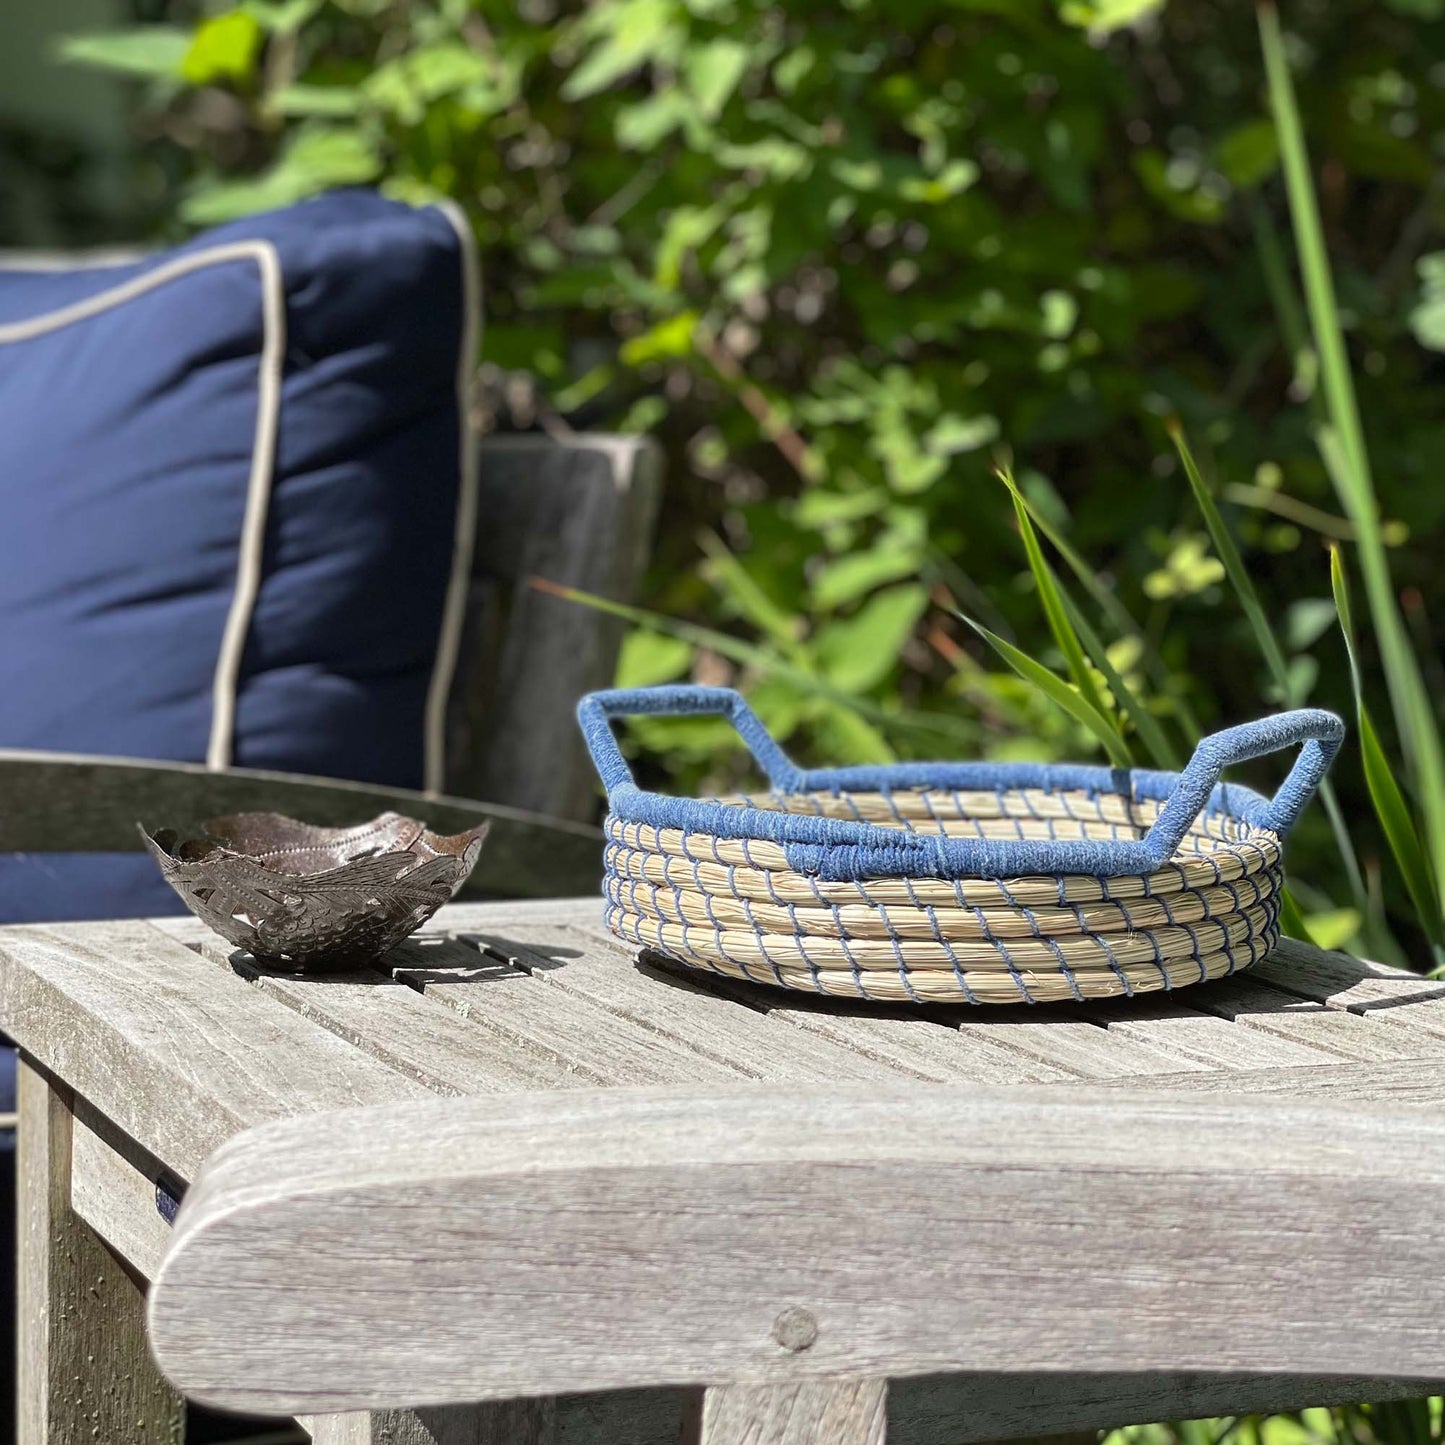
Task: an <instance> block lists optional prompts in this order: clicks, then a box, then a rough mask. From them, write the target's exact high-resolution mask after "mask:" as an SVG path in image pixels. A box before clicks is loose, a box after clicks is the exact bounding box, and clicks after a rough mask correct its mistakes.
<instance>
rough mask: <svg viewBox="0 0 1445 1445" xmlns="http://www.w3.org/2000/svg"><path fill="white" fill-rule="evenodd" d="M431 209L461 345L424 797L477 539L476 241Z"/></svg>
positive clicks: (452, 208)
mask: <svg viewBox="0 0 1445 1445" xmlns="http://www.w3.org/2000/svg"><path fill="white" fill-rule="evenodd" d="M437 209H438V210H439V211H440V212H441V213H442V215H444V216H445V217H446V218H447V220H448V221H449V222H450V223H451V226H452V229H453V230H454V231H455V232H456V233H457V240H458V241H459V242H460V244H461V258H462V306H463V317H462V342H461V355H460V357H459V359H458V361H457V411H458V413H459V416H460V422H461V477H460V479H459V483H458V489H457V510H456V526H455V530H454V532H453V533H452V570H451V578H450V580H449V581H448V583H447V595H446V602H445V605H444V606H443V609H442V624H441V631H440V633H439V634H438V636H437V652H436V662H435V664H434V666H433V668H432V675H431V685H430V687H428V689H427V699H426V722H425V728H426V732H425V736H424V738H423V755H424V763H423V778H424V779H425V787H426V790H427V792H429V793H440V792H442V791H444V789H445V785H446V733H447V699H448V698H449V697H450V695H451V690H452V678H453V676H454V675H455V673H456V669H457V653H458V650H459V649H460V647H461V640H462V625H463V623H464V622H465V621H466V614H467V590H468V588H469V587H470V585H471V579H472V550H473V547H474V544H475V541H476V535H477V485H478V478H477V442H478V437H477V429H476V427H475V426H474V425H473V423H472V417H471V394H472V367H473V366H474V365H475V363H476V356H477V346H478V344H479V342H480V340H481V328H482V304H481V303H482V282H481V268H480V264H479V262H478V258H477V241H476V237H475V236H474V235H473V234H472V228H471V224H470V223H469V222H468V220H467V218H466V214H465V212H463V210H462V209H461V207H460V206H458V205H457V204H456V203H455V202H454V201H449V200H448V201H441V202H438V204H437Z"/></svg>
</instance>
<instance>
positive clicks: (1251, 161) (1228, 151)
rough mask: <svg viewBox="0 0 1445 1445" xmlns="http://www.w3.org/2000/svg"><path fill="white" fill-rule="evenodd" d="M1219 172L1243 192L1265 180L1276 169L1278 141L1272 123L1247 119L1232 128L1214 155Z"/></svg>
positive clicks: (1277, 164) (1277, 165)
mask: <svg viewBox="0 0 1445 1445" xmlns="http://www.w3.org/2000/svg"><path fill="white" fill-rule="evenodd" d="M1214 158H1215V161H1216V162H1217V164H1218V166H1219V169H1220V170H1222V171H1223V172H1224V174H1225V175H1226V176H1227V177H1228V178H1229V179H1230V181H1231V182H1232V183H1233V184H1234V185H1236V186H1239V187H1240V188H1241V189H1243V190H1248V189H1251V188H1252V187H1254V186H1257V185H1259V184H1261V183H1262V182H1263V181H1267V180H1268V179H1269V178H1270V176H1272V175H1273V174H1274V173H1275V171H1276V170H1277V169H1278V168H1279V138H1278V137H1277V136H1276V135H1275V130H1274V122H1273V121H1270V120H1263V119H1261V120H1247V121H1245V123H1244V124H1243V125H1238V126H1235V128H1234V129H1233V130H1232V131H1230V132H1229V134H1228V135H1227V136H1225V137H1224V139H1223V140H1222V141H1220V143H1219V147H1218V149H1217V150H1216V151H1215V153H1214Z"/></svg>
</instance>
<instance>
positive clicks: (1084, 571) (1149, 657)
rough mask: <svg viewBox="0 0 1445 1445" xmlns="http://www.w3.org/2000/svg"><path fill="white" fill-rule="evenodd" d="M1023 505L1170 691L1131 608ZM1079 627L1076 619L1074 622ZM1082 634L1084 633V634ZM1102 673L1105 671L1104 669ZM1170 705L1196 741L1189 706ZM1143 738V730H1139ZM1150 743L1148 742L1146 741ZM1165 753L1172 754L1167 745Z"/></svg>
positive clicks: (1176, 702)
mask: <svg viewBox="0 0 1445 1445" xmlns="http://www.w3.org/2000/svg"><path fill="white" fill-rule="evenodd" d="M1024 505H1025V506H1026V507H1027V508H1028V509H1029V516H1030V517H1031V518H1032V519H1033V523H1034V526H1035V528H1037V530H1038V531H1039V532H1040V533H1042V534H1043V536H1044V537H1045V538H1046V539H1047V540H1048V543H1049V545H1050V546H1051V547H1052V548H1053V549H1054V551H1055V552H1057V553H1058V554H1059V556H1060V557H1062V558H1063V559H1064V562H1065V563H1066V564H1067V566H1068V568H1069V570H1070V571H1071V572H1072V573H1073V574H1074V576H1075V577H1076V578H1078V580H1079V585H1080V586H1082V587H1083V589H1084V591H1085V592H1087V593H1088V595H1089V599H1090V600H1091V601H1092V602H1093V604H1094V606H1095V607H1097V608H1098V609H1099V612H1100V614H1101V615H1102V616H1103V617H1104V618H1106V619H1107V621H1108V623H1109V625H1110V626H1111V627H1112V628H1113V629H1114V631H1115V632H1116V633H1117V634H1118V636H1119V637H1120V638H1121V639H1126V640H1128V641H1129V642H1131V643H1133V644H1134V645H1135V646H1137V647H1138V648H1139V650H1140V652H1141V653H1143V654H1144V659H1145V664H1146V666H1148V667H1149V668H1150V669H1151V673H1152V676H1153V677H1154V681H1155V686H1156V687H1158V688H1159V689H1160V690H1161V691H1165V692H1167V691H1169V690H1170V689H1169V676H1168V672H1167V670H1166V669H1165V667H1164V665H1163V663H1162V662H1161V660H1160V657H1159V649H1158V648H1157V647H1150V646H1149V645H1148V644H1147V643H1146V640H1145V637H1144V630H1143V628H1141V627H1140V626H1139V624H1138V623H1137V622H1136V621H1135V620H1134V618H1133V616H1132V615H1131V613H1130V612H1129V609H1128V608H1127V607H1125V606H1124V604H1123V603H1122V602H1120V601H1119V596H1118V592H1117V591H1116V589H1115V588H1114V587H1112V586H1110V585H1109V584H1108V582H1107V581H1106V580H1105V579H1104V578H1102V577H1100V576H1099V575H1098V574H1097V573H1096V572H1095V571H1094V569H1093V568H1092V567H1090V566H1089V564H1088V562H1087V561H1085V559H1084V558H1083V557H1082V556H1080V555H1079V552H1078V550H1077V549H1076V548H1075V547H1074V546H1073V545H1072V544H1071V543H1070V542H1069V539H1068V538H1067V537H1066V536H1064V534H1063V532H1061V531H1060V530H1059V528H1058V527H1057V526H1056V525H1055V524H1054V523H1053V522H1052V521H1051V520H1050V519H1049V517H1048V516H1046V515H1045V514H1044V512H1043V511H1042V510H1041V509H1040V508H1039V507H1037V506H1036V505H1035V504H1034V503H1033V502H1032V501H1031V500H1030V499H1029V498H1028V496H1027V495H1024ZM1075 625H1076V626H1077V625H1078V624H1077V619H1076V621H1075ZM1081 635H1082V634H1081ZM1101 670H1102V669H1101ZM1170 703H1171V706H1172V707H1173V709H1174V711H1175V712H1176V714H1177V715H1178V718H1179V722H1180V724H1181V726H1182V727H1183V728H1184V729H1185V730H1186V732H1187V733H1188V734H1189V736H1190V737H1193V738H1197V737H1199V736H1201V734H1202V733H1203V729H1202V728H1201V727H1200V726H1199V722H1198V720H1197V719H1196V718H1195V716H1194V714H1193V711H1192V710H1191V709H1190V707H1189V705H1188V703H1187V702H1186V701H1184V700H1183V699H1180V698H1171V699H1170ZM1135 726H1136V727H1139V726H1140V724H1139V722H1138V715H1137V714H1136V715H1135ZM1140 732H1141V736H1142V735H1143V729H1142V727H1141V728H1140ZM1146 741H1147V739H1146ZM1165 750H1166V751H1170V750H1169V749H1168V747H1167V744H1166V749H1165ZM1161 766H1168V767H1176V766H1177V764H1174V763H1169V764H1161Z"/></svg>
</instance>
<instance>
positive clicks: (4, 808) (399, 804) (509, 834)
mask: <svg viewBox="0 0 1445 1445" xmlns="http://www.w3.org/2000/svg"><path fill="white" fill-rule="evenodd" d="M388 811H394V812H398V813H404V814H406V815H407V816H409V817H413V818H421V819H423V820H425V821H426V823H427V824H428V825H429V826H430V827H431V828H433V829H434V830H436V831H438V832H442V833H460V832H461V831H463V830H464V829H466V828H471V827H473V826H475V825H476V824H477V823H479V822H482V821H484V820H489V821H490V822H491V824H492V832H491V836H490V837H489V838H488V840H487V843H486V846H485V847H484V848H483V849H482V857H481V862H480V863H478V865H477V869H476V872H475V873H473V874H472V876H471V878H470V880H469V881H468V883H467V885H466V887H465V888H464V889H463V890H462V892H461V894H460V895H459V896H460V897H462V898H466V897H471V896H477V895H481V894H491V895H493V896H497V895H501V896H506V897H521V898H526V897H554V896H557V895H559V894H569V893H586V892H590V891H592V890H594V889H595V888H596V887H597V885H598V881H599V879H600V878H601V875H602V834H601V832H600V831H599V830H598V829H596V828H591V827H588V826H586V825H585V824H582V823H574V822H570V821H565V820H563V819H558V818H545V817H542V816H541V815H540V814H537V813H526V812H523V811H521V810H520V809H517V808H509V807H505V806H503V805H502V804H499V803H479V802H473V801H471V800H469V799H465V798H446V797H438V796H435V795H432V794H428V793H414V792H410V791H408V790H407V789H405V788H379V787H374V786H372V785H371V784H367V783H349V782H343V781H340V780H338V779H335V778H313V777H307V776H304V775H303V774H299V773H267V772H257V771H251V770H249V769H245V768H231V769H227V770H226V771H225V772H212V771H210V770H209V769H207V768H204V767H202V766H201V765H200V764H198V763H169V762H153V761H149V760H146V759H141V758H103V757H86V756H83V755H81V754H73V753H41V752H25V751H18V750H13V749H0V853H16V852H26V853H41V852H44V853H109V852H120V853H130V852H135V851H138V850H139V849H140V847H141V841H140V837H139V834H138V833H137V832H136V824H137V823H138V822H140V823H144V824H145V825H146V826H147V827H150V828H160V827H166V828H175V829H176V830H177V831H179V832H181V833H182V834H183V835H185V834H187V833H190V834H192V835H194V834H195V833H196V832H198V831H199V828H200V825H201V823H203V822H204V821H205V819H207V818H214V817H218V816H220V815H221V814H224V813H241V812H280V813H287V814H290V815H291V816H293V817H297V818H301V819H303V820H304V821H305V822H308V823H317V824H321V825H324V826H329V827H340V826H344V825H348V824H351V823H358V822H363V821H365V820H366V819H368V818H371V817H374V816H375V815H376V814H377V813H384V812H388Z"/></svg>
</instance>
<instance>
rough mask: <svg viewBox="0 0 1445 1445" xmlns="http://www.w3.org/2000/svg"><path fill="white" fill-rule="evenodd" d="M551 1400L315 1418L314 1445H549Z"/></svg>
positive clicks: (552, 1428) (552, 1414)
mask: <svg viewBox="0 0 1445 1445" xmlns="http://www.w3.org/2000/svg"><path fill="white" fill-rule="evenodd" d="M556 1421H557V1405H556V1402H555V1401H554V1400H503V1401H499V1402H497V1403H495V1404H490V1405H448V1406H446V1407H445V1408H437V1409H425V1410H383V1411H379V1412H377V1413H375V1414H370V1415H368V1414H364V1413H363V1414H354V1415H313V1416H312V1417H311V1418H310V1419H308V1420H304V1421H303V1422H302V1423H303V1424H304V1425H305V1426H306V1428H307V1429H309V1430H310V1431H311V1441H312V1445H552V1440H553V1437H554V1434H555V1430H556Z"/></svg>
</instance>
